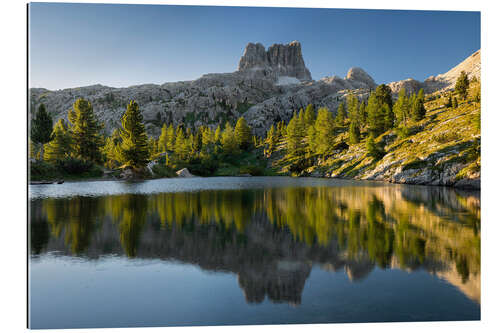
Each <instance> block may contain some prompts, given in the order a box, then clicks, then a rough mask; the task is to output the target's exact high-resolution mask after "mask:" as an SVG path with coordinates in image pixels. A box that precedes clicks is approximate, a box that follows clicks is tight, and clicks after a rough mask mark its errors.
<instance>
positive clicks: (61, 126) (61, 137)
mask: <svg viewBox="0 0 500 333" xmlns="http://www.w3.org/2000/svg"><path fill="white" fill-rule="evenodd" d="M70 154H71V134H70V133H69V130H68V126H67V125H66V122H65V121H64V119H59V121H58V122H57V123H56V124H55V126H54V130H53V131H52V140H51V141H50V142H49V143H47V144H46V152H45V159H46V160H47V161H50V162H55V161H57V160H62V159H64V158H66V157H69V156H70Z"/></svg>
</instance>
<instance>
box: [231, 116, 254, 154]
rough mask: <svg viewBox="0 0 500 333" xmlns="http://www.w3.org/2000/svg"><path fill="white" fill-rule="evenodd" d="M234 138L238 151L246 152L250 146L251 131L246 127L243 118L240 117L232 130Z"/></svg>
mask: <svg viewBox="0 0 500 333" xmlns="http://www.w3.org/2000/svg"><path fill="white" fill-rule="evenodd" d="M234 136H235V138H236V142H237V143H238V146H239V147H240V149H243V150H248V149H250V147H251V146H252V130H251V129H250V127H249V126H248V125H247V122H246V120H245V118H243V117H240V118H239V119H238V121H237V122H236V126H235V128H234Z"/></svg>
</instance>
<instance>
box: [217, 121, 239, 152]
mask: <svg viewBox="0 0 500 333" xmlns="http://www.w3.org/2000/svg"><path fill="white" fill-rule="evenodd" d="M220 141H221V144H222V151H223V152H224V153H225V154H226V155H236V154H238V153H239V152H240V149H239V146H238V142H237V141H236V137H235V135H234V129H233V127H232V126H231V124H230V123H229V122H226V126H225V127H224V131H222V134H221V140H220Z"/></svg>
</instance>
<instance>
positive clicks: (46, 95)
mask: <svg viewBox="0 0 500 333" xmlns="http://www.w3.org/2000/svg"><path fill="white" fill-rule="evenodd" d="M480 67H481V65H480V51H478V52H476V53H474V55H472V56H471V57H469V58H468V59H466V60H465V61H464V62H463V63H461V64H460V65H458V66H457V67H455V68H453V69H452V70H450V71H449V72H447V73H446V74H442V75H438V76H436V77H431V78H429V79H427V80H426V81H425V82H424V83H421V82H418V81H416V80H411V81H409V82H406V81H399V82H392V83H390V84H389V86H390V87H391V89H392V90H393V91H394V92H395V93H396V92H397V91H399V89H400V88H401V87H402V86H405V87H406V86H408V85H411V86H414V89H417V90H418V89H420V87H424V89H426V91H427V92H431V91H435V90H439V89H445V88H447V87H450V86H451V85H452V84H453V83H454V80H456V77H457V76H458V74H459V73H460V71H461V68H465V69H466V71H468V72H470V73H474V74H475V75H476V76H479V74H480ZM457 73H458V74H457ZM375 87H376V83H375V81H374V80H373V79H372V78H371V77H370V75H368V74H367V73H366V72H365V71H364V70H362V69H361V68H357V67H354V68H351V69H350V70H349V72H348V73H347V75H346V77H344V78H340V77H338V76H332V77H325V78H322V79H320V80H317V81H314V80H312V79H311V74H310V71H309V69H308V68H307V67H306V65H305V62H304V59H303V57H302V48H301V44H300V43H299V42H297V41H293V42H291V43H288V44H274V45H272V46H270V47H269V48H268V49H267V50H266V49H265V48H264V46H263V45H262V44H260V43H256V44H254V43H249V44H248V45H247V46H246V48H245V50H244V54H243V56H242V57H241V59H240V62H239V65H238V68H237V70H236V71H235V72H232V73H221V74H206V75H203V76H202V77H201V78H199V79H197V80H193V81H181V82H173V83H165V84H162V85H156V84H144V85H138V86H131V87H127V88H112V87H106V86H102V85H93V86H87V87H80V88H69V89H62V90H55V91H51V90H47V89H43V88H32V89H30V92H29V93H30V106H31V110H35V109H36V108H37V107H38V105H39V104H40V103H44V104H45V105H46V106H47V109H48V111H49V112H50V113H51V114H52V115H53V117H54V118H55V119H56V120H57V119H59V118H66V119H67V113H68V110H69V109H70V108H71V107H72V104H73V103H74V101H75V100H76V99H77V98H80V97H82V98H85V99H87V100H89V101H90V102H91V103H92V105H93V107H94V111H95V113H96V114H97V116H98V118H99V119H100V120H101V121H102V122H103V123H104V125H105V128H106V131H107V132H108V133H110V132H111V131H112V129H113V128H115V127H118V126H119V124H120V118H121V115H122V114H123V112H124V111H125V108H126V105H127V104H128V102H129V101H130V100H132V99H134V100H136V101H137V102H138V103H139V105H140V107H141V110H142V112H143V115H144V119H145V122H146V129H147V131H148V133H149V134H151V135H158V134H159V132H160V128H161V126H162V124H163V123H173V124H174V126H176V125H178V124H181V123H183V124H184V125H185V126H187V127H198V126H200V125H208V126H210V127H213V128H215V127H216V126H217V125H219V124H220V125H223V124H224V123H225V122H226V121H233V122H234V121H235V120H236V119H237V118H239V117H240V116H243V117H245V119H246V120H247V121H248V123H249V124H250V125H251V126H252V128H253V129H254V132H255V134H257V135H264V134H265V131H266V130H267V129H268V128H269V127H270V126H271V124H273V123H274V122H278V121H280V120H284V121H288V120H289V119H290V118H291V117H292V115H293V112H294V111H298V110H299V109H300V108H305V107H306V106H307V105H308V104H313V105H315V106H317V107H320V106H326V107H328V108H329V109H330V110H332V111H333V112H335V110H336V109H337V107H338V105H339V104H340V102H341V101H343V100H344V99H345V98H346V96H347V95H348V94H349V93H354V94H356V95H358V96H359V97H361V98H367V96H368V94H369V93H370V91H371V90H372V89H374V88H375ZM407 90H410V91H412V90H411V89H407Z"/></svg>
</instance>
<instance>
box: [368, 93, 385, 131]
mask: <svg viewBox="0 0 500 333" xmlns="http://www.w3.org/2000/svg"><path fill="white" fill-rule="evenodd" d="M383 105H384V104H381V103H380V101H379V100H378V99H377V97H376V95H375V94H374V93H372V94H371V95H370V97H369V98H368V105H367V107H366V111H367V123H368V129H369V130H370V133H372V134H373V135H374V136H378V135H379V134H381V133H382V132H384V128H385V124H386V119H385V115H384V110H383Z"/></svg>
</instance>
